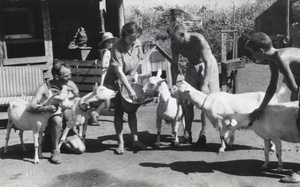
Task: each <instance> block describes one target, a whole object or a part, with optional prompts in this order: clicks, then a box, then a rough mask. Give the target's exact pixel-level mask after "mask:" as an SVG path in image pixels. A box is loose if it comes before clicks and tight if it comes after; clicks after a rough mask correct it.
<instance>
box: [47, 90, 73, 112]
mask: <svg viewBox="0 0 300 187" xmlns="http://www.w3.org/2000/svg"><path fill="white" fill-rule="evenodd" d="M50 90H51V91H52V92H54V94H53V95H52V96H51V97H50V98H49V99H48V101H47V104H46V105H55V106H60V107H61V109H62V110H66V109H72V108H73V102H71V101H70V100H69V99H68V93H67V86H63V88H62V90H61V91H59V90H57V89H50Z"/></svg>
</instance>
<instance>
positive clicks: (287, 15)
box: [285, 0, 290, 41]
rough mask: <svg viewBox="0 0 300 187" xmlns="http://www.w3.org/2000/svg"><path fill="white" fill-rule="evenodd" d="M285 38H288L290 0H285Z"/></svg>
mask: <svg viewBox="0 0 300 187" xmlns="http://www.w3.org/2000/svg"><path fill="white" fill-rule="evenodd" d="M285 32H286V40H287V41H289V39H290V0H286V31H285Z"/></svg>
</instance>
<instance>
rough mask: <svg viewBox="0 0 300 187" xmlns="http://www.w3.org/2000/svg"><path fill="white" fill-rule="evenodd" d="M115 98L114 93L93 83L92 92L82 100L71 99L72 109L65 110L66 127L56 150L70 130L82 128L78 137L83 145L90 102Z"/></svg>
mask: <svg viewBox="0 0 300 187" xmlns="http://www.w3.org/2000/svg"><path fill="white" fill-rule="evenodd" d="M115 96H116V92H115V91H113V90H110V89H108V88H106V87H105V86H100V87H98V84H97V83H95V87H94V91H93V92H90V93H88V94H86V95H85V96H83V97H82V98H79V97H77V98H75V99H73V100H72V101H73V103H74V107H73V108H72V109H70V110H65V111H64V115H65V118H66V121H67V126H66V128H65V129H64V131H63V134H62V137H61V138H60V142H59V145H58V148H60V147H61V145H62V144H63V142H64V141H65V140H66V137H67V134H68V132H69V130H70V129H71V128H74V127H78V126H82V127H83V130H82V132H81V131H80V132H79V135H80V136H82V140H83V143H85V135H86V129H87V123H86V119H88V116H89V112H88V109H89V108H88V106H89V104H90V103H92V102H97V101H100V100H110V99H111V98H114V97H115Z"/></svg>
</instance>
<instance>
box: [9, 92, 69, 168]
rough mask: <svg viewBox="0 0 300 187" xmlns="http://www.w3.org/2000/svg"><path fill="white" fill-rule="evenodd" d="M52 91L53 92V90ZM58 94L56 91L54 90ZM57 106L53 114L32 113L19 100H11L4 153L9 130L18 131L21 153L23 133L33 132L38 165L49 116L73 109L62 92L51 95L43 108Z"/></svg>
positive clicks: (26, 104) (35, 156)
mask: <svg viewBox="0 0 300 187" xmlns="http://www.w3.org/2000/svg"><path fill="white" fill-rule="evenodd" d="M53 91H54V90H53ZM55 91H57V92H59V91H58V90H55ZM56 104H59V107H58V109H57V111H56V112H55V113H50V112H43V113H33V112H29V111H27V106H28V103H27V102H26V101H23V100H21V99H16V100H13V101H12V102H11V103H10V104H9V108H8V123H7V134H6V144H5V147H4V153H7V146H8V140H9V136H10V131H11V128H15V129H17V130H20V132H19V136H20V140H21V145H22V148H23V151H26V148H25V146H24V141H23V132H24V131H26V130H32V131H33V141H34V148H35V155H34V163H35V164H37V163H39V158H43V155H42V148H41V143H42V137H43V132H44V131H45V129H46V127H47V125H48V120H49V119H50V117H51V116H53V115H57V114H61V113H62V110H65V109H70V108H72V107H73V104H72V103H71V102H70V101H69V99H67V95H66V94H65V92H64V91H62V92H61V93H60V95H58V94H54V95H52V96H51V97H50V98H49V99H48V100H47V101H46V102H45V104H44V106H49V105H56Z"/></svg>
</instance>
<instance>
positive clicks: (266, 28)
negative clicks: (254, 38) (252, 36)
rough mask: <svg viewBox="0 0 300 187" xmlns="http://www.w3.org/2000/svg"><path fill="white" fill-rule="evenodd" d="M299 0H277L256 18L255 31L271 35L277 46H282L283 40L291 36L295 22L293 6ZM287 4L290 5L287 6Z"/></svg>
mask: <svg viewBox="0 0 300 187" xmlns="http://www.w3.org/2000/svg"><path fill="white" fill-rule="evenodd" d="M296 1H298V0H277V1H276V2H274V3H273V4H272V5H271V6H270V7H269V8H268V9H267V10H265V11H264V12H263V13H261V14H260V15H259V16H257V18H256V19H255V31H256V32H264V33H266V34H268V35H269V36H271V38H272V39H273V41H274V42H275V46H277V47H282V45H283V44H282V41H283V39H284V38H285V37H289V27H290V25H291V24H292V23H294V22H295V20H294V19H293V16H292V11H291V6H292V4H293V3H294V2H296ZM287 5H288V6H289V7H287Z"/></svg>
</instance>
